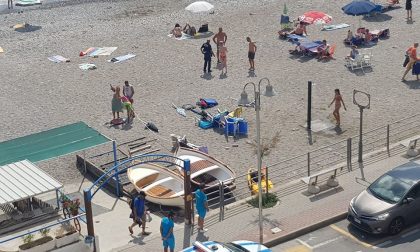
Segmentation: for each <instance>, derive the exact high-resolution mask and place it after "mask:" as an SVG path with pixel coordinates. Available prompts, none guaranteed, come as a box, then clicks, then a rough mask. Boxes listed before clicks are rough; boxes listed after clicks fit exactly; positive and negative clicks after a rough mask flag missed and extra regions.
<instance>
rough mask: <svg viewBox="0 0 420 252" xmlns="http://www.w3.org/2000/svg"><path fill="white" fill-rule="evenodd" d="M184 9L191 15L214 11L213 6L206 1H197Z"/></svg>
mask: <svg viewBox="0 0 420 252" xmlns="http://www.w3.org/2000/svg"><path fill="white" fill-rule="evenodd" d="M185 9H186V10H187V11H189V12H192V13H204V12H209V11H211V10H212V9H214V6H213V5H212V4H210V3H208V2H206V1H197V2H194V3H192V4H190V5H188V6H187V7H186V8H185Z"/></svg>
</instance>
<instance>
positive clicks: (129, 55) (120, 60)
mask: <svg viewBox="0 0 420 252" xmlns="http://www.w3.org/2000/svg"><path fill="white" fill-rule="evenodd" d="M134 57H136V55H135V54H131V53H129V54H127V55H123V56H119V57H115V58H112V59H110V60H108V62H113V63H119V62H122V61H126V60H128V59H131V58H134Z"/></svg>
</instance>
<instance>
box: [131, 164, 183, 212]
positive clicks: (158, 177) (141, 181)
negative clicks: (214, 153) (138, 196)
mask: <svg viewBox="0 0 420 252" xmlns="http://www.w3.org/2000/svg"><path fill="white" fill-rule="evenodd" d="M127 176H128V179H129V180H130V182H131V183H132V184H133V185H134V187H135V188H136V190H137V191H139V192H140V191H144V192H145V193H146V196H147V197H146V199H147V200H148V201H150V202H152V203H155V204H159V205H164V206H175V207H181V208H183V207H184V197H183V196H184V178H183V177H182V176H181V175H179V174H178V173H176V172H173V171H171V170H168V169H166V168H165V167H162V166H160V165H156V164H150V163H149V164H140V165H137V166H133V167H131V168H129V169H127Z"/></svg>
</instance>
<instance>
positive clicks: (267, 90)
mask: <svg viewBox="0 0 420 252" xmlns="http://www.w3.org/2000/svg"><path fill="white" fill-rule="evenodd" d="M275 95H277V93H276V92H275V91H274V89H273V86H272V85H271V84H268V85H267V86H266V87H265V92H264V96H268V97H271V96H275Z"/></svg>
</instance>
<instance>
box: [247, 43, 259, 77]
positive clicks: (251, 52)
mask: <svg viewBox="0 0 420 252" xmlns="http://www.w3.org/2000/svg"><path fill="white" fill-rule="evenodd" d="M246 41H248V60H249V66H250V68H249V70H250V71H254V70H255V64H254V59H255V53H256V52H257V46H256V45H255V42H252V41H251V38H250V37H246Z"/></svg>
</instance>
